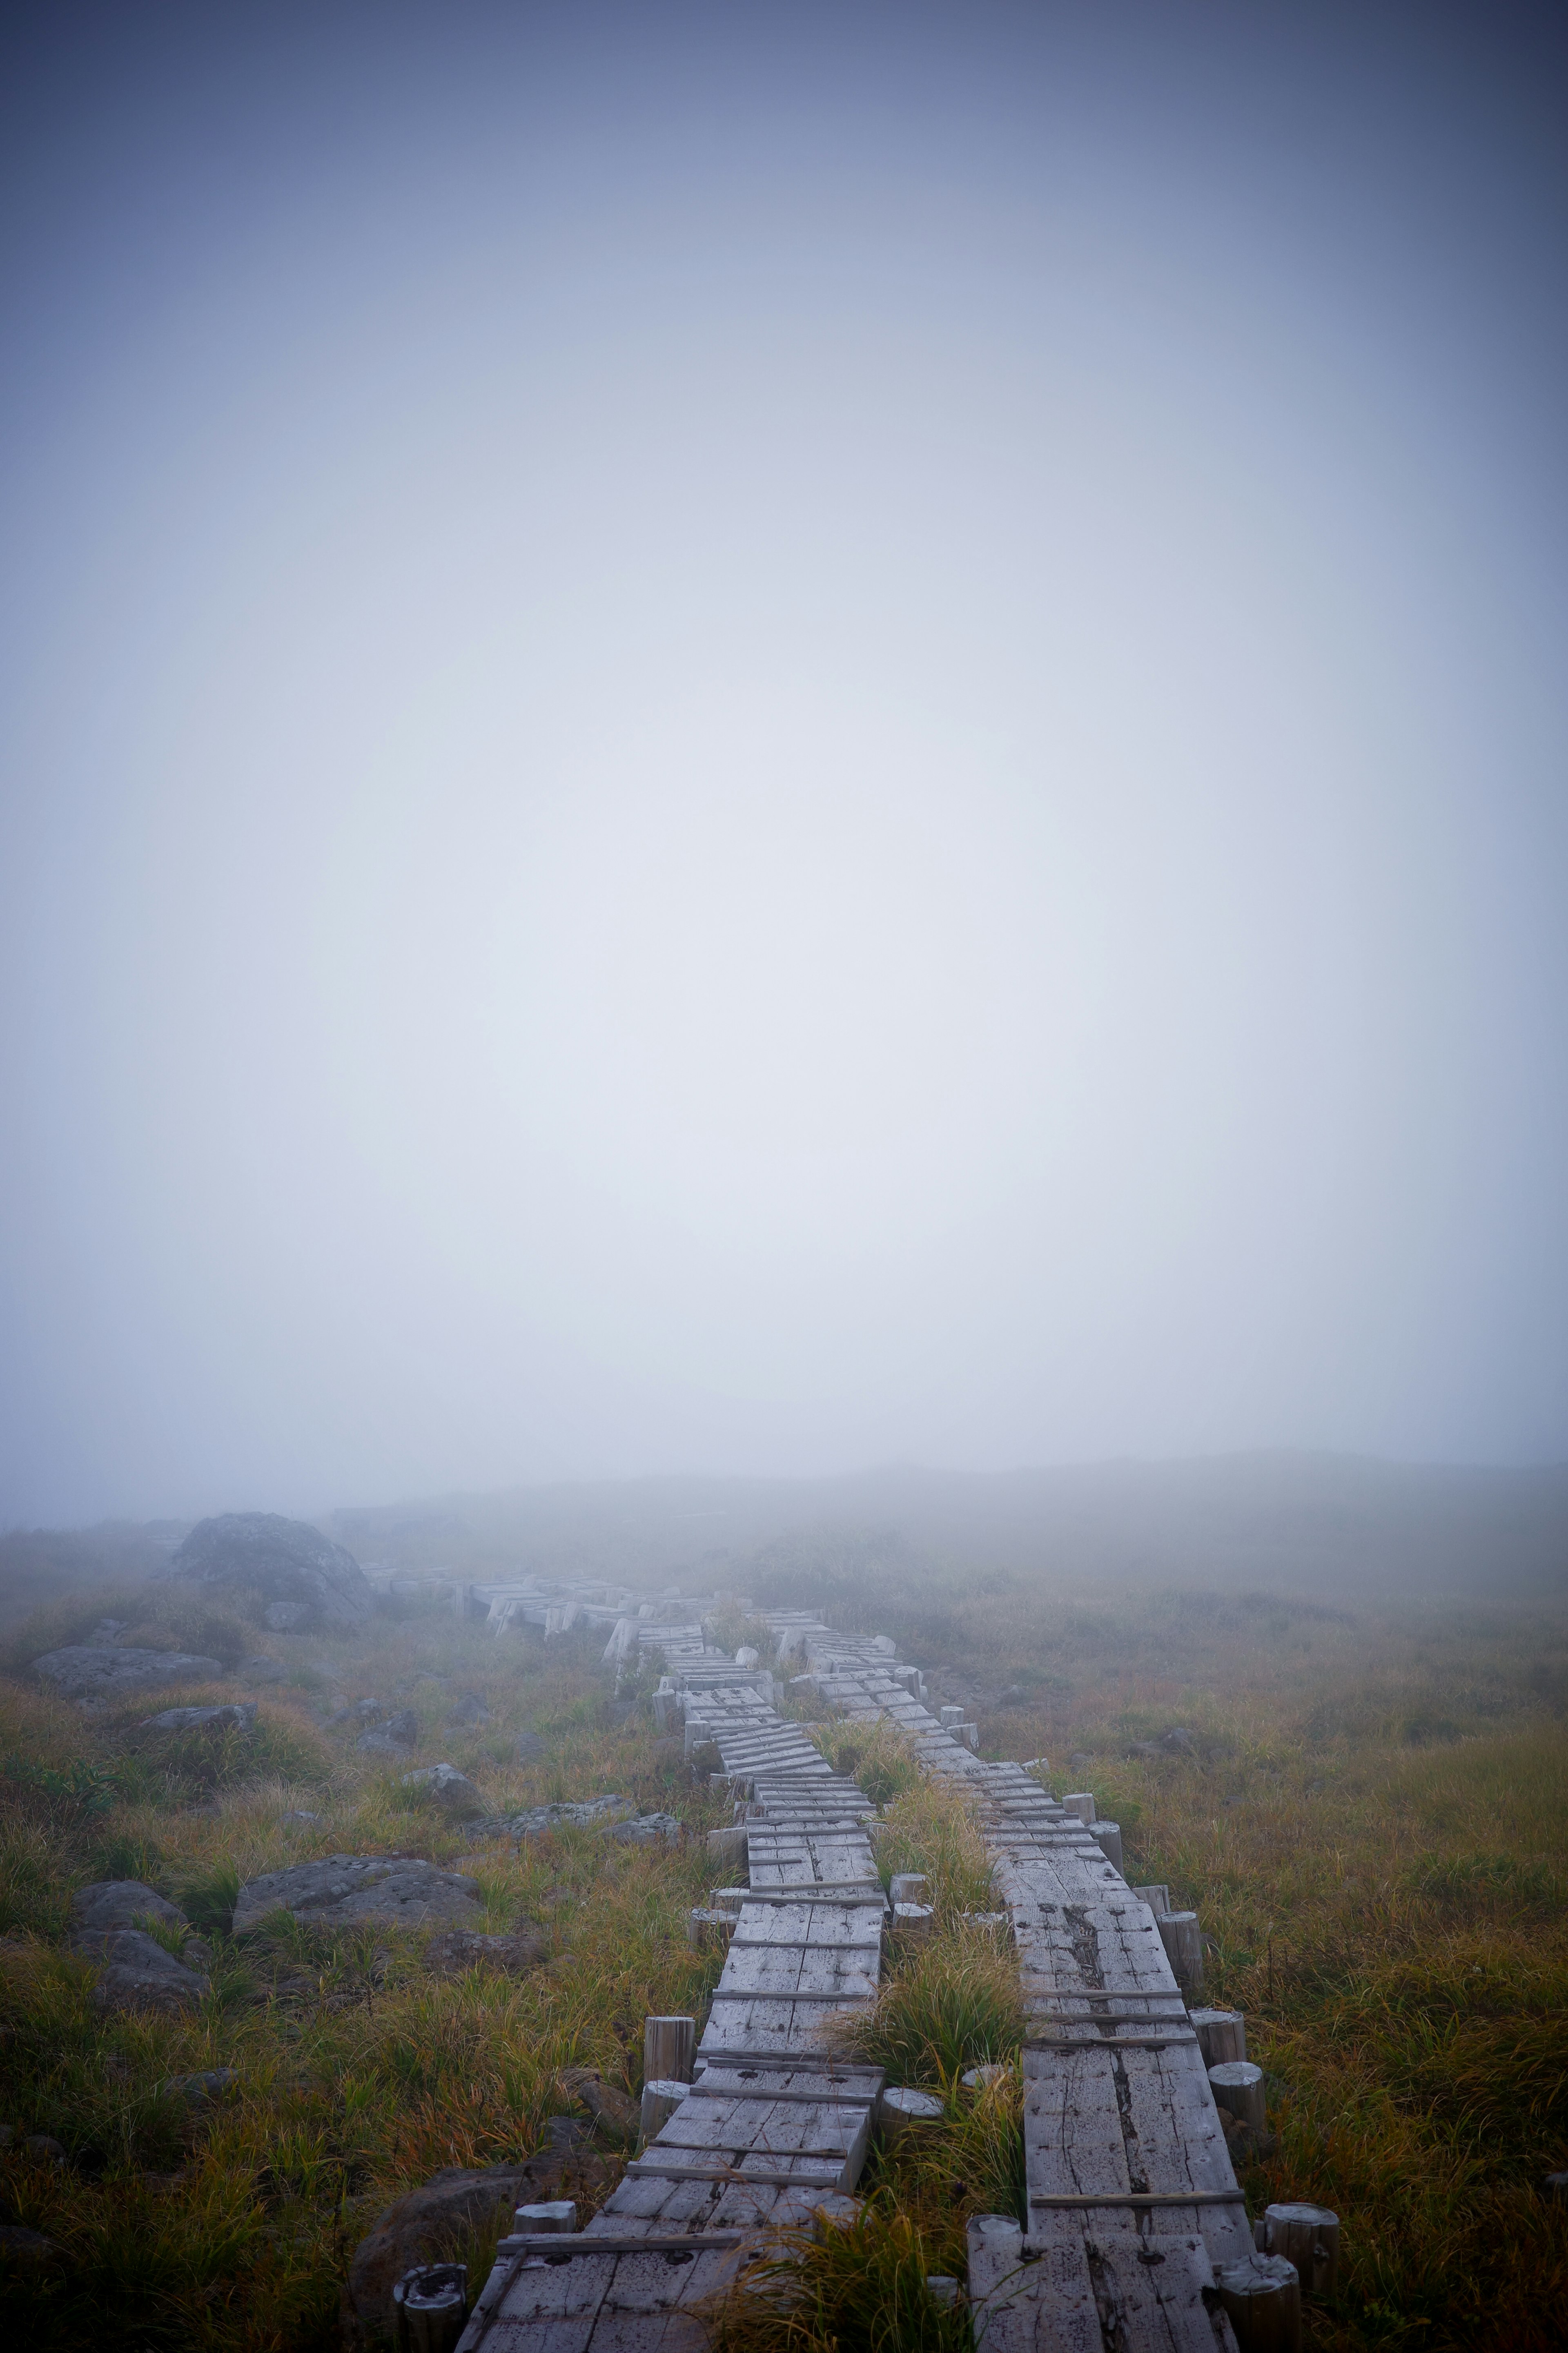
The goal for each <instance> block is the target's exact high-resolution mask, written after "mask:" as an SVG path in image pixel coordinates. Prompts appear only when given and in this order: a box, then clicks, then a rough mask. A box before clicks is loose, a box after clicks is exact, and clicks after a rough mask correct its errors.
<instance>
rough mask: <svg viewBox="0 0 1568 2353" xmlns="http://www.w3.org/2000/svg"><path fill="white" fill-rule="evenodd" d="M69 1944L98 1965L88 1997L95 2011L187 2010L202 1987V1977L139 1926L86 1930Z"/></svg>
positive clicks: (199, 1998) (200, 1997)
mask: <svg viewBox="0 0 1568 2353" xmlns="http://www.w3.org/2000/svg"><path fill="white" fill-rule="evenodd" d="M70 1948H71V1950H72V1952H73V1953H75V1955H76V1956H77V1957H78V1959H79V1960H84V1961H92V1962H95V1963H96V1964H97V1966H98V1968H99V1970H100V1976H99V1980H98V1983H97V1985H96V1986H95V1988H94V1989H93V2000H94V2001H95V2002H96V2003H97V2004H98V2006H99V2008H100V2010H190V2009H193V2008H194V2007H195V2004H196V2003H197V2002H199V2001H200V2000H201V1999H202V1997H203V1995H204V1994H205V1992H206V1989H207V1986H206V1979H205V1978H203V1977H198V1976H197V1974H196V1972H195V1969H189V1968H186V1967H185V1965H184V1961H177V1960H176V1959H175V1958H174V1955H173V1953H166V1952H165V1951H164V1950H163V1946H162V1945H160V1944H159V1943H158V1941H157V1939H156V1937H153V1936H145V1935H143V1933H142V1930H141V1929H140V1928H108V1929H102V1930H100V1929H85V1930H83V1931H82V1933H81V1934H80V1935H79V1936H73V1937H72V1938H71V1947H70Z"/></svg>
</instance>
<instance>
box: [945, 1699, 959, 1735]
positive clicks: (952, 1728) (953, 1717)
mask: <svg viewBox="0 0 1568 2353" xmlns="http://www.w3.org/2000/svg"><path fill="white" fill-rule="evenodd" d="M962 1723H963V1709H962V1708H961V1707H952V1706H951V1705H949V1706H947V1707H944V1708H943V1709H942V1730H943V1731H944V1732H956V1731H957V1730H958V1727H959V1725H961V1724H962Z"/></svg>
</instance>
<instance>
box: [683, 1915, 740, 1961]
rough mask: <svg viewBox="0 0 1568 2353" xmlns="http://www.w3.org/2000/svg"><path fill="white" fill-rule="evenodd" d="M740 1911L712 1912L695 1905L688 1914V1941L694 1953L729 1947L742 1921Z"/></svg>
mask: <svg viewBox="0 0 1568 2353" xmlns="http://www.w3.org/2000/svg"><path fill="white" fill-rule="evenodd" d="M740 1917H741V1915H740V1911H739V1909H738V1908H737V1909H736V1910H735V1911H733V1912H710V1911H704V1909H703V1908H702V1906H701V1905H693V1906H692V1908H691V1910H690V1911H689V1913H688V1914H687V1915H686V1941H687V1943H688V1944H689V1946H690V1947H691V1949H692V1951H693V1952H694V1953H711V1952H714V1951H717V1950H723V1949H727V1948H728V1947H729V1943H730V1939H731V1936H733V1935H734V1933H735V1930H736V1927H737V1926H738V1924H739V1922H740Z"/></svg>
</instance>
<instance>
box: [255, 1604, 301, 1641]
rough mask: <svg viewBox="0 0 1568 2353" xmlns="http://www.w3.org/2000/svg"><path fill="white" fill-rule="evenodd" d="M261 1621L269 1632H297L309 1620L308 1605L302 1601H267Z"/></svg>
mask: <svg viewBox="0 0 1568 2353" xmlns="http://www.w3.org/2000/svg"><path fill="white" fill-rule="evenodd" d="M261 1622H262V1624H263V1625H264V1626H265V1627H266V1629H267V1630H268V1633H269V1634H297V1633H299V1631H300V1628H301V1627H303V1626H308V1625H309V1624H310V1606H309V1604H308V1603H306V1602H303V1601H269V1602H268V1605H267V1607H266V1609H264V1610H263V1611H262V1613H261Z"/></svg>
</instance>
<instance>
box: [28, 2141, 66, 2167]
mask: <svg viewBox="0 0 1568 2353" xmlns="http://www.w3.org/2000/svg"><path fill="white" fill-rule="evenodd" d="M22 2154H23V2156H24V2157H30V2158H32V2160H33V2162H34V2164H35V2165H64V2163H65V2162H66V2151H65V2146H64V2144H63V2142H60V2141H58V2140H57V2139H56V2138H55V2137H54V2135H53V2134H52V2133H29V2134H28V2135H27V2137H26V2140H25V2141H24V2142H23V2143H22Z"/></svg>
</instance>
